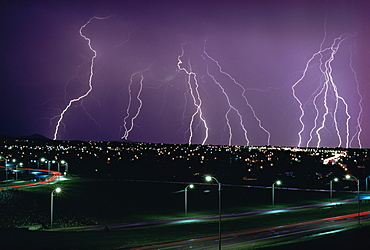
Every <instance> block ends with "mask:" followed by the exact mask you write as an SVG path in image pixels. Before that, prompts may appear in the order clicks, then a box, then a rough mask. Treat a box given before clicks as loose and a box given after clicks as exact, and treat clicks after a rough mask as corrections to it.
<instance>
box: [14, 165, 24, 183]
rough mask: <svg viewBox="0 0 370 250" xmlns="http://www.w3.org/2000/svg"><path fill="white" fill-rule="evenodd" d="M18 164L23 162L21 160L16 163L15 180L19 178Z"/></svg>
mask: <svg viewBox="0 0 370 250" xmlns="http://www.w3.org/2000/svg"><path fill="white" fill-rule="evenodd" d="M18 165H19V166H21V167H22V166H23V162H20V163H18V164H15V180H18Z"/></svg>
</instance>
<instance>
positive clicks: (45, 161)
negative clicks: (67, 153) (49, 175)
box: [40, 158, 50, 172]
mask: <svg viewBox="0 0 370 250" xmlns="http://www.w3.org/2000/svg"><path fill="white" fill-rule="evenodd" d="M40 161H41V162H43V163H47V164H48V171H49V172H50V161H49V160H47V159H45V158H41V159H40Z"/></svg>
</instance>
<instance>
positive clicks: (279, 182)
mask: <svg viewBox="0 0 370 250" xmlns="http://www.w3.org/2000/svg"><path fill="white" fill-rule="evenodd" d="M275 184H276V185H281V181H275V182H274V183H272V206H273V207H274V206H275Z"/></svg>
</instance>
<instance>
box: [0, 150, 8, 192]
mask: <svg viewBox="0 0 370 250" xmlns="http://www.w3.org/2000/svg"><path fill="white" fill-rule="evenodd" d="M1 158H3V159H4V167H5V176H6V187H8V168H7V167H6V164H7V162H8V159H6V158H5V157H3V156H0V159H1Z"/></svg>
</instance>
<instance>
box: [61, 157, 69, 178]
mask: <svg viewBox="0 0 370 250" xmlns="http://www.w3.org/2000/svg"><path fill="white" fill-rule="evenodd" d="M60 163H61V164H64V165H65V166H66V167H65V169H64V175H65V176H67V174H68V162H66V161H65V160H61V161H60Z"/></svg>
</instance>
